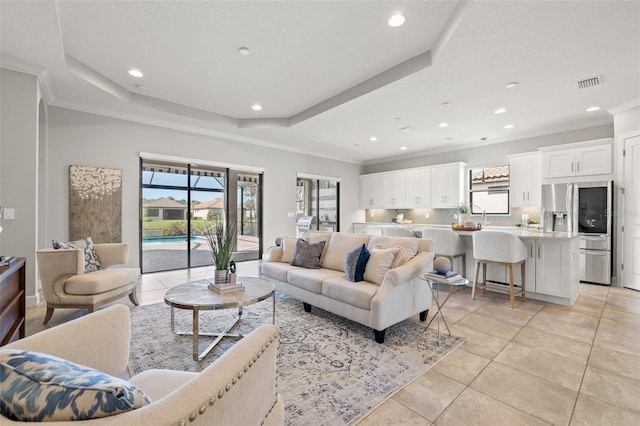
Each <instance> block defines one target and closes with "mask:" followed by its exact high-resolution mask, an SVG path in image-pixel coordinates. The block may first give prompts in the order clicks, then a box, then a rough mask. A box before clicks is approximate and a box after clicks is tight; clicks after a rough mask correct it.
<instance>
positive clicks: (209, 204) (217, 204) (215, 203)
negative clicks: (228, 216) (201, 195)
mask: <svg viewBox="0 0 640 426" xmlns="http://www.w3.org/2000/svg"><path fill="white" fill-rule="evenodd" d="M213 209H219V210H223V209H224V200H223V199H222V198H216V199H215V200H211V201H203V202H201V203H199V204H196V205H195V206H193V210H213Z"/></svg>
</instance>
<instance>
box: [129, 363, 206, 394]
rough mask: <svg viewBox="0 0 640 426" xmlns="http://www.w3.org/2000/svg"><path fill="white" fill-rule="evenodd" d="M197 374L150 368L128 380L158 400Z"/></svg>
mask: <svg viewBox="0 0 640 426" xmlns="http://www.w3.org/2000/svg"><path fill="white" fill-rule="evenodd" d="M197 376H198V373H194V372H192V371H176V370H158V369H151V370H145V371H142V372H141V373H139V374H136V375H135V376H133V377H132V378H131V379H129V382H130V383H131V384H133V385H134V386H136V387H137V388H138V389H142V390H143V391H144V393H146V394H147V395H148V396H149V398H151V399H152V400H153V401H158V400H160V399H162V398H164V397H165V396H167V395H169V394H170V393H171V392H173V391H175V390H176V389H178V388H179V387H180V386H182V385H184V384H185V383H187V382H188V381H190V380H191V379H193V378H194V377H197Z"/></svg>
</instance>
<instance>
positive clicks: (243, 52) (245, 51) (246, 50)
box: [238, 47, 251, 56]
mask: <svg viewBox="0 0 640 426" xmlns="http://www.w3.org/2000/svg"><path fill="white" fill-rule="evenodd" d="M238 53H239V54H241V55H242V56H247V55H250V54H251V51H250V50H249V48H248V47H241V48H240V49H238Z"/></svg>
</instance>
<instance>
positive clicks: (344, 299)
mask: <svg viewBox="0 0 640 426" xmlns="http://www.w3.org/2000/svg"><path fill="white" fill-rule="evenodd" d="M303 239H305V240H306V241H307V242H309V243H311V244H315V243H318V242H320V241H325V248H324V251H323V254H322V257H321V262H320V266H321V267H320V268H319V269H305V268H302V267H299V266H292V265H291V264H290V262H291V257H292V256H293V254H292V249H291V244H293V243H294V242H295V239H291V238H286V237H285V238H284V239H283V240H282V246H277V247H273V248H272V249H271V250H270V252H269V254H268V256H267V258H266V259H265V260H264V261H263V262H262V264H261V267H260V273H261V276H262V278H265V279H267V280H269V281H271V282H273V283H274V284H275V287H276V290H278V291H280V292H283V293H286V294H288V295H290V296H293V297H295V298H296V299H299V300H301V301H302V302H303V304H304V309H305V311H307V312H310V311H311V306H316V307H319V308H321V309H324V310H326V311H329V312H332V313H334V314H337V315H340V316H342V317H345V318H348V319H350V320H352V321H355V322H358V323H360V324H363V325H365V326H367V327H371V328H372V329H373V330H374V337H375V340H376V342H378V343H383V342H384V336H385V331H386V329H387V328H388V327H390V326H392V325H394V324H396V323H398V322H401V321H403V320H405V319H407V318H409V317H411V316H413V315H416V314H420V320H422V321H424V320H426V318H427V313H428V310H429V308H430V307H431V292H430V290H429V288H428V287H427V286H428V284H427V282H426V281H423V280H421V279H419V278H417V276H418V274H420V273H422V272H427V271H430V270H432V269H433V258H434V253H433V251H432V249H431V247H432V244H433V241H432V240H429V239H423V238H407V237H392V236H368V235H357V234H348V233H341V232H333V233H324V232H307V233H305V235H304V236H303ZM362 244H365V245H366V246H367V248H368V249H369V251H371V250H373V249H374V247H383V248H394V247H402V252H403V253H404V254H405V255H406V258H410V259H409V260H407V261H406V262H405V263H402V264H401V265H399V266H396V267H393V268H390V269H388V270H387V271H386V273H383V274H382V275H380V276H381V277H382V279H381V282H379V283H374V282H370V281H359V282H351V281H349V280H348V279H347V277H346V275H345V263H346V257H347V254H348V253H349V252H350V251H351V250H353V249H354V248H356V247H359V246H361V245H362ZM294 251H295V250H294ZM370 264H371V261H370V262H369V263H368V264H367V268H369V267H370ZM367 271H369V269H367ZM367 275H368V274H367V273H365V278H367ZM369 275H371V274H369Z"/></svg>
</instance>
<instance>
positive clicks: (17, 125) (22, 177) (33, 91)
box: [0, 68, 40, 305]
mask: <svg viewBox="0 0 640 426" xmlns="http://www.w3.org/2000/svg"><path fill="white" fill-rule="evenodd" d="M0 93H1V96H0V105H1V106H0V117H1V118H2V123H1V125H0V205H1V206H2V207H4V208H5V209H6V208H12V209H15V216H16V218H15V219H14V220H7V219H5V218H4V216H6V214H5V215H3V218H2V222H1V223H2V227H3V228H4V231H3V232H2V234H0V253H2V254H3V255H5V256H17V257H26V259H27V262H26V265H27V267H26V291H27V298H28V302H27V303H28V304H29V305H32V304H36V303H37V298H36V290H35V289H36V286H35V252H36V247H37V231H36V230H37V220H36V216H37V214H36V212H37V206H38V202H37V194H38V187H37V183H38V172H37V167H36V166H37V161H38V136H39V132H38V121H39V118H38V102H39V99H40V93H39V90H38V81H37V79H36V77H34V76H31V75H27V74H23V73H18V72H14V71H9V70H6V69H2V68H0ZM5 213H6V212H5Z"/></svg>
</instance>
